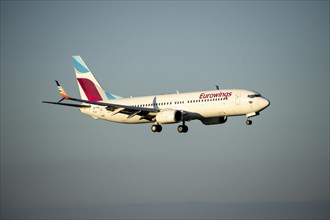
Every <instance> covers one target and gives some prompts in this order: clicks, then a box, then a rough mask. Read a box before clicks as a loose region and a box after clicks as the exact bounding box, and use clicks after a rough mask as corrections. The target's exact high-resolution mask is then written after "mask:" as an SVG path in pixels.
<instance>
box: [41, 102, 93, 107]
mask: <svg viewBox="0 0 330 220" xmlns="http://www.w3.org/2000/svg"><path fill="white" fill-rule="evenodd" d="M42 103H47V104H54V105H65V106H70V107H76V108H90V106H89V105H79V104H71V103H62V102H47V101H42Z"/></svg>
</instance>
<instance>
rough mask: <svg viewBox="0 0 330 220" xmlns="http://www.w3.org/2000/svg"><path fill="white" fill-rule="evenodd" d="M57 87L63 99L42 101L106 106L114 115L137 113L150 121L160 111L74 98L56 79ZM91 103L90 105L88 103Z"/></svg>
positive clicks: (67, 104) (80, 106)
mask: <svg viewBox="0 0 330 220" xmlns="http://www.w3.org/2000/svg"><path fill="white" fill-rule="evenodd" d="M56 84H57V87H58V89H59V92H60V95H61V97H62V99H61V100H60V101H58V102H49V101H42V103H47V104H55V105H65V106H70V107H78V108H90V107H91V105H98V106H103V107H105V109H106V110H108V111H111V112H112V115H116V114H118V113H121V114H126V115H127V118H132V117H134V116H136V115H139V116H141V118H140V119H141V120H142V119H147V120H149V121H153V119H154V118H155V116H156V114H157V113H158V112H159V110H158V109H155V108H141V107H134V106H129V105H120V104H113V103H107V102H93V101H89V100H84V99H78V98H72V97H70V96H68V94H67V93H66V92H65V90H64V89H63V87H62V86H61V85H60V83H59V82H58V81H56ZM63 100H70V101H74V102H80V103H81V104H71V103H62V101H63ZM86 104H90V105H86Z"/></svg>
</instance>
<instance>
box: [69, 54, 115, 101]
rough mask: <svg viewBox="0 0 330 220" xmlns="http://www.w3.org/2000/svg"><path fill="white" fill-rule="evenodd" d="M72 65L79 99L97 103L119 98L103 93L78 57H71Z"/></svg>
mask: <svg viewBox="0 0 330 220" xmlns="http://www.w3.org/2000/svg"><path fill="white" fill-rule="evenodd" d="M72 63H73V66H74V70H75V74H76V78H77V81H78V87H79V92H80V97H81V99H85V100H89V101H93V102H98V101H105V100H111V99H118V98H121V97H119V96H116V95H114V94H111V93H109V92H105V91H104V89H103V88H102V87H101V85H100V84H99V83H98V81H97V80H96V78H95V77H94V75H93V74H92V72H91V71H90V70H89V69H88V67H87V65H86V64H85V62H84V61H83V60H82V59H81V57H80V56H73V57H72Z"/></svg>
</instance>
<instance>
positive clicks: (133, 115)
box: [43, 56, 270, 133]
mask: <svg viewBox="0 0 330 220" xmlns="http://www.w3.org/2000/svg"><path fill="white" fill-rule="evenodd" d="M72 61H73V66H74V70H75V73H76V78H77V81H78V87H79V91H80V96H81V98H80V99H78V98H72V97H70V96H68V95H67V93H66V92H65V91H64V89H63V88H62V86H61V85H60V84H59V82H58V81H56V84H57V87H58V89H59V92H60V95H61V97H62V99H61V100H59V101H58V102H48V101H43V103H49V104H56V105H64V106H71V107H77V108H79V109H80V111H81V112H82V113H84V114H87V115H90V116H92V117H93V118H95V119H103V120H107V121H112V122H118V123H128V124H137V123H153V125H152V126H151V130H152V131H153V132H161V130H162V126H161V125H162V124H171V123H180V122H181V123H182V124H180V125H179V126H178V127H177V130H178V132H180V133H186V132H187V131H188V127H187V125H186V124H185V122H187V121H191V120H196V119H197V120H200V121H201V122H202V123H203V124H204V125H214V124H223V123H225V122H226V121H227V119H228V117H229V116H245V117H246V124H247V125H251V124H252V121H251V120H250V118H251V117H253V116H257V115H259V113H260V111H262V110H264V109H265V108H267V107H268V106H269V105H270V102H269V101H268V100H267V99H266V98H264V97H262V96H261V95H260V94H259V93H257V92H255V91H251V90H242V89H226V90H219V88H218V86H217V90H210V91H200V92H189V93H179V92H177V93H176V94H166V95H154V96H142V97H130V98H122V97H119V96H117V95H114V94H111V93H109V92H105V91H104V90H103V88H102V87H101V86H100V84H99V83H98V82H97V80H96V79H95V77H94V76H93V74H92V73H91V71H90V70H89V68H88V67H87V65H86V64H85V62H84V61H83V60H82V59H81V57H80V56H73V59H72ZM63 100H70V101H74V102H79V104H74V103H65V102H62V101H63Z"/></svg>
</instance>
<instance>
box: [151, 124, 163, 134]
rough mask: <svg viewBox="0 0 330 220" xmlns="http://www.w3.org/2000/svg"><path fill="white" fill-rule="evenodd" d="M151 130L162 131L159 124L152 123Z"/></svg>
mask: <svg viewBox="0 0 330 220" xmlns="http://www.w3.org/2000/svg"><path fill="white" fill-rule="evenodd" d="M151 131H152V132H161V131H162V126H161V125H157V124H156V125H153V126H151Z"/></svg>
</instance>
